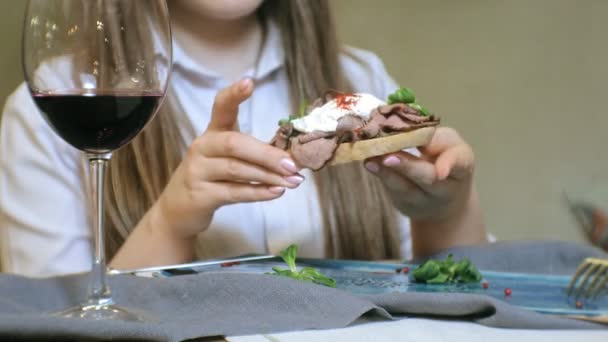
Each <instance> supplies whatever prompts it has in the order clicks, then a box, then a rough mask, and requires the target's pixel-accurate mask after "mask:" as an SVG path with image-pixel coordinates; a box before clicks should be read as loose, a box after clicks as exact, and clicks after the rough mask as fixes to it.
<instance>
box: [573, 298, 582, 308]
mask: <svg viewBox="0 0 608 342" xmlns="http://www.w3.org/2000/svg"><path fill="white" fill-rule="evenodd" d="M574 305H575V306H576V308H577V309H582V308H583V302H581V301H580V300H577V301H576V303H575V304H574Z"/></svg>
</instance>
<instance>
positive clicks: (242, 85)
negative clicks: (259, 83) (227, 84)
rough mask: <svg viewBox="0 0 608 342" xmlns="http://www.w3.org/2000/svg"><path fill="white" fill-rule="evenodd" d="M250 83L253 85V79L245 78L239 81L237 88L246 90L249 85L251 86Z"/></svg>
mask: <svg viewBox="0 0 608 342" xmlns="http://www.w3.org/2000/svg"><path fill="white" fill-rule="evenodd" d="M252 85H253V81H252V80H251V78H245V79H243V80H242V81H241V82H240V84H239V89H240V90H241V91H247V90H249V87H251V86H252Z"/></svg>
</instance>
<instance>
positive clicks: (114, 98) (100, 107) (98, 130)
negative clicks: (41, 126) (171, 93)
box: [33, 92, 162, 153]
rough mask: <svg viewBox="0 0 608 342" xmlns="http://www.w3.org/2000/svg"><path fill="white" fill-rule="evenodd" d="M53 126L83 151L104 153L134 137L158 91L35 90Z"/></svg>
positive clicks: (152, 108)
mask: <svg viewBox="0 0 608 342" xmlns="http://www.w3.org/2000/svg"><path fill="white" fill-rule="evenodd" d="M33 97H34V101H35V102H36V104H37V105H38V108H40V110H41V111H42V113H43V114H44V117H45V118H46V120H47V122H48V123H49V124H50V125H51V127H52V128H53V130H54V131H55V132H56V133H57V134H59V135H60V136H61V137H62V138H63V139H64V140H65V141H67V142H68V143H69V144H70V145H72V146H74V147H76V148H77V149H79V150H82V151H85V152H94V153H105V152H111V151H113V150H116V149H118V148H119V147H121V146H123V145H124V144H126V143H128V142H129V141H131V139H133V138H134V137H135V136H136V135H137V134H138V133H139V132H140V131H141V130H142V128H143V127H144V126H145V125H146V123H147V122H148V121H149V120H150V118H151V117H152V115H154V113H155V112H156V110H157V109H158V105H159V104H160V102H161V99H162V95H159V94H157V93H146V92H143V93H137V92H116V93H99V94H96V93H91V94H88V93H87V94H75V93H34V94H33Z"/></svg>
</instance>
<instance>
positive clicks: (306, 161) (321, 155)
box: [291, 138, 338, 171]
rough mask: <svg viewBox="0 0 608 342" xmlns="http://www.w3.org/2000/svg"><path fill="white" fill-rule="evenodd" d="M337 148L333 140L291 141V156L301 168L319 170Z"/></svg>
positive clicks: (295, 139)
mask: <svg viewBox="0 0 608 342" xmlns="http://www.w3.org/2000/svg"><path fill="white" fill-rule="evenodd" d="M337 147H338V143H337V141H336V139H335V138H331V139H327V138H321V139H317V140H312V141H309V142H307V143H305V144H302V143H300V141H299V139H297V138H292V139H291V155H292V156H293V159H294V160H295V162H296V163H297V164H298V165H300V166H301V167H305V168H309V169H311V170H315V171H316V170H319V169H321V168H322V167H323V166H324V165H325V164H326V163H327V162H328V161H329V160H330V159H331V158H332V157H333V155H334V151H335V150H336V148H337Z"/></svg>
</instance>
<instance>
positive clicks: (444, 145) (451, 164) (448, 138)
mask: <svg viewBox="0 0 608 342" xmlns="http://www.w3.org/2000/svg"><path fill="white" fill-rule="evenodd" d="M420 151H421V152H422V154H423V156H422V157H423V158H424V159H427V160H433V159H435V168H436V175H437V180H440V181H441V180H444V179H446V178H448V177H451V178H454V179H463V178H465V177H467V176H470V175H471V174H472V173H473V169H474V166H475V155H474V154H473V150H472V149H471V147H470V146H469V145H468V144H467V143H466V142H465V141H464V140H463V139H462V138H461V137H460V135H459V134H458V132H456V131H455V130H454V129H452V128H448V127H440V128H438V129H437V130H436V131H435V134H434V135H433V139H432V140H431V142H430V143H429V144H428V145H426V146H424V147H421V148H420Z"/></svg>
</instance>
